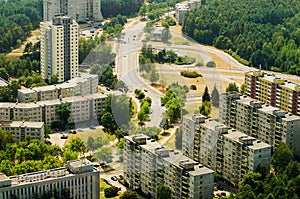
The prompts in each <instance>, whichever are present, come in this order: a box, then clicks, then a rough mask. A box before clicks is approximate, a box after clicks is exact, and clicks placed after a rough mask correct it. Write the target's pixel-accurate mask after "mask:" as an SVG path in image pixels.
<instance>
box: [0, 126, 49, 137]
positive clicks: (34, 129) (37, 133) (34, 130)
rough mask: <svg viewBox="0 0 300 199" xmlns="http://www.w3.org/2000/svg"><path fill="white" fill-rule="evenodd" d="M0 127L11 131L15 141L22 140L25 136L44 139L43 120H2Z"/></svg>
mask: <svg viewBox="0 0 300 199" xmlns="http://www.w3.org/2000/svg"><path fill="white" fill-rule="evenodd" d="M0 128H1V129H3V130H4V131H9V132H11V134H12V136H13V137H14V139H15V141H16V142H20V141H24V140H25V138H26V136H30V137H32V138H33V139H38V140H40V141H42V142H43V141H44V136H45V130H44V122H25V121H12V122H2V123H1V124H0Z"/></svg>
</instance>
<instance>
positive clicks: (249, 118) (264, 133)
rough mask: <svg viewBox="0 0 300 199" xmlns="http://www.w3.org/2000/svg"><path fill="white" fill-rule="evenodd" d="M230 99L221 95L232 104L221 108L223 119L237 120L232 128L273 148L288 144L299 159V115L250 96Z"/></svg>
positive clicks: (232, 124) (231, 124) (230, 123)
mask: <svg viewBox="0 0 300 199" xmlns="http://www.w3.org/2000/svg"><path fill="white" fill-rule="evenodd" d="M230 96H231V95H230V94H223V93H222V94H221V98H222V101H224V102H226V101H227V102H230V101H231V103H232V104H231V106H227V107H226V106H222V107H221V108H220V118H224V117H226V116H225V115H227V116H228V115H229V116H230V117H232V118H234V119H232V120H230V121H229V126H230V127H232V128H236V129H237V130H239V131H241V132H243V133H245V134H247V135H249V136H252V137H255V138H257V139H259V140H261V141H263V142H265V143H267V144H270V145H271V146H272V147H273V148H276V147H277V146H278V145H279V144H280V142H284V143H286V144H287V146H289V148H290V149H291V150H292V151H293V153H294V155H295V156H297V157H300V147H299V144H298V143H299V142H300V117H299V116H296V115H293V114H291V113H288V112H285V111H283V110H280V109H279V108H276V107H272V106H270V105H268V104H267V105H266V104H264V103H263V102H261V101H259V100H256V99H253V98H250V97H247V96H240V97H239V99H238V98H235V99H234V100H232V98H230ZM227 98H228V99H227Z"/></svg>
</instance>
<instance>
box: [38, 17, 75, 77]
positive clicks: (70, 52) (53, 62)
mask: <svg viewBox="0 0 300 199" xmlns="http://www.w3.org/2000/svg"><path fill="white" fill-rule="evenodd" d="M40 27H41V48H42V49H43V50H42V51H41V71H42V77H43V78H44V79H48V80H49V81H50V79H51V76H52V75H57V77H58V82H64V81H66V80H69V79H71V78H74V77H76V76H77V74H78V31H79V26H78V24H77V23H76V22H75V20H73V19H72V18H70V17H55V18H53V19H52V21H47V22H41V25H40Z"/></svg>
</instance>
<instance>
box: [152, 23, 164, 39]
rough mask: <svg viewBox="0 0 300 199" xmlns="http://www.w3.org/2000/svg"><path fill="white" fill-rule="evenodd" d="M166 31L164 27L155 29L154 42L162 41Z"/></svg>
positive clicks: (153, 33)
mask: <svg viewBox="0 0 300 199" xmlns="http://www.w3.org/2000/svg"><path fill="white" fill-rule="evenodd" d="M165 29H166V27H162V26H158V27H155V28H154V30H153V32H152V33H151V38H152V40H156V41H157V40H158V41H161V40H162V36H163V31H164V30H165Z"/></svg>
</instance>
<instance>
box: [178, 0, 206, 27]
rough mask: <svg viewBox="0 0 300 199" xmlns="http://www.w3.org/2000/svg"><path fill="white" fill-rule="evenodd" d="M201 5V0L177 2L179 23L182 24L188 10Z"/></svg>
mask: <svg viewBox="0 0 300 199" xmlns="http://www.w3.org/2000/svg"><path fill="white" fill-rule="evenodd" d="M200 6H201V0H188V1H184V2H181V3H177V4H176V6H175V8H176V19H177V21H178V23H179V24H182V20H183V17H184V15H185V14H186V13H187V12H188V11H190V10H194V9H196V8H199V7H200Z"/></svg>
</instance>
